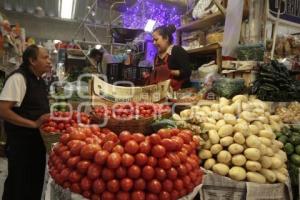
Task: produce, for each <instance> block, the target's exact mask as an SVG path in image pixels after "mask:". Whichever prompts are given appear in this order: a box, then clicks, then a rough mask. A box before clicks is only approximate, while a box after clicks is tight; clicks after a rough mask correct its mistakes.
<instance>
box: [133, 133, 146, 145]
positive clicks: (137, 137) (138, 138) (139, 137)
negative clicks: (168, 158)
mask: <svg viewBox="0 0 300 200" xmlns="http://www.w3.org/2000/svg"><path fill="white" fill-rule="evenodd" d="M132 139H133V140H134V141H136V142H137V143H141V142H143V141H145V136H144V135H143V134H141V133H134V134H132Z"/></svg>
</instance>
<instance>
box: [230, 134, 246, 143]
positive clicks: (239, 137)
mask: <svg viewBox="0 0 300 200" xmlns="http://www.w3.org/2000/svg"><path fill="white" fill-rule="evenodd" d="M233 140H234V142H236V143H238V144H244V143H245V141H246V140H245V137H244V135H243V134H242V133H240V132H236V133H235V134H234V136H233Z"/></svg>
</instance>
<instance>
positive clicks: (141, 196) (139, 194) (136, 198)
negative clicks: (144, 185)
mask: <svg viewBox="0 0 300 200" xmlns="http://www.w3.org/2000/svg"><path fill="white" fill-rule="evenodd" d="M145 198H146V196H145V193H144V192H143V191H134V192H133V193H132V194H131V199H132V200H145Z"/></svg>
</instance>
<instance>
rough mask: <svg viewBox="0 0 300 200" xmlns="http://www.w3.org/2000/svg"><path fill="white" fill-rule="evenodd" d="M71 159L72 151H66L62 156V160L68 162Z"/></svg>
mask: <svg viewBox="0 0 300 200" xmlns="http://www.w3.org/2000/svg"><path fill="white" fill-rule="evenodd" d="M70 157H71V152H70V151H68V150H67V151H64V152H63V153H62V154H61V158H62V159H63V160H64V161H66V160H68V159H69V158H70Z"/></svg>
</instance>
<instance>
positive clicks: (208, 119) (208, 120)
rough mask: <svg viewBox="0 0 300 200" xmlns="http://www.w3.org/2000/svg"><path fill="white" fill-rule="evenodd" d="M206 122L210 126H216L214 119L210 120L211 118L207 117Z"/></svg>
mask: <svg viewBox="0 0 300 200" xmlns="http://www.w3.org/2000/svg"><path fill="white" fill-rule="evenodd" d="M206 122H207V123H210V124H216V123H217V122H216V120H215V119H214V118H212V117H207V118H206Z"/></svg>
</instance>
